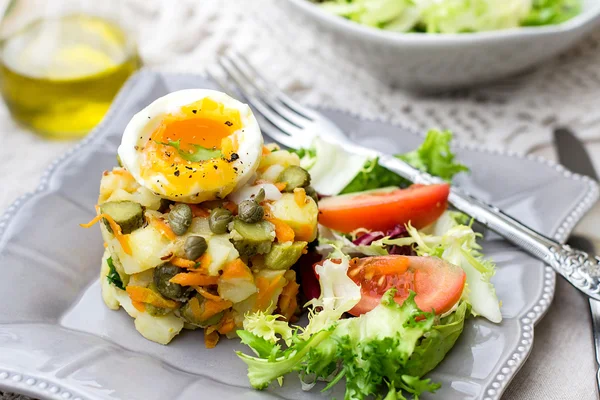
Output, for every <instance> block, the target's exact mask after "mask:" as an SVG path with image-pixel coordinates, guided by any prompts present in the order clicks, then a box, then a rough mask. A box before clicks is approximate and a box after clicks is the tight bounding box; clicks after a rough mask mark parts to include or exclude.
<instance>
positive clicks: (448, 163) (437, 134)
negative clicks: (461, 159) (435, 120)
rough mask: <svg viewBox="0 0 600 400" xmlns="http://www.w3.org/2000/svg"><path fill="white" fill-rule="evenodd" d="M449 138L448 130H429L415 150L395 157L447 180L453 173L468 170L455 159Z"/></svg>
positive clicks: (450, 135)
mask: <svg viewBox="0 0 600 400" xmlns="http://www.w3.org/2000/svg"><path fill="white" fill-rule="evenodd" d="M451 140H452V132H450V131H438V130H430V131H429V132H427V136H426V137H425V140H424V141H423V143H422V144H421V145H420V146H419V147H418V148H417V149H416V150H413V151H411V152H409V153H406V154H400V155H397V156H396V157H398V158H399V159H401V160H404V161H406V162H407V163H409V164H410V165H412V166H413V167H415V168H418V169H420V170H421V171H425V172H428V173H429V174H431V175H435V176H438V177H440V178H442V179H443V180H445V181H448V182H449V181H451V180H452V178H453V177H454V175H456V174H458V173H460V172H467V171H468V170H469V169H468V168H467V167H466V166H465V165H463V164H461V163H458V162H456V161H455V159H454V158H455V155H454V153H453V152H452V150H451V149H450V141H451Z"/></svg>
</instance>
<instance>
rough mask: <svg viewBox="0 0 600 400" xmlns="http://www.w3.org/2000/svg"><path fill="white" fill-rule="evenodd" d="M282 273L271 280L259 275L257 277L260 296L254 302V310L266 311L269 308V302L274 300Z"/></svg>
mask: <svg viewBox="0 0 600 400" xmlns="http://www.w3.org/2000/svg"><path fill="white" fill-rule="evenodd" d="M280 280H281V275H277V277H275V279H273V280H272V281H270V282H269V280H268V279H267V278H264V277H259V278H257V279H256V287H257V288H258V296H257V297H256V303H255V304H254V310H257V311H258V310H260V311H264V310H266V309H267V308H269V302H271V301H272V297H273V294H274V293H275V290H277V287H278V286H279V281H280Z"/></svg>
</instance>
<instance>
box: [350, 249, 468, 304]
mask: <svg viewBox="0 0 600 400" xmlns="http://www.w3.org/2000/svg"><path fill="white" fill-rule="evenodd" d="M348 276H349V277H350V278H351V279H352V280H353V281H354V282H356V283H357V284H359V285H360V290H361V299H360V301H359V302H358V304H356V305H355V306H354V308H352V309H351V310H350V311H349V313H350V314H352V315H354V316H358V315H361V314H364V313H366V312H368V311H371V310H372V309H373V308H375V307H377V306H378V305H379V303H380V301H381V296H383V294H384V293H385V292H386V291H387V290H388V289H390V288H392V287H395V288H396V289H397V292H396V296H395V300H396V302H397V303H399V304H402V302H404V300H405V299H406V298H407V297H408V295H409V294H410V291H411V290H412V291H413V292H415V293H416V294H417V295H416V296H415V302H416V303H417V305H418V306H419V308H420V309H421V310H423V311H427V312H430V311H432V310H433V311H434V312H435V313H436V314H437V315H440V314H443V313H445V312H447V311H449V310H450V309H451V308H452V307H453V306H454V304H456V302H458V300H459V299H460V297H461V295H462V292H463V289H464V288H465V282H466V278H467V276H466V274H465V273H464V271H463V270H462V269H461V268H460V267H458V266H456V265H453V264H450V263H447V262H445V261H444V260H442V259H440V258H437V257H414V256H397V255H391V256H379V257H366V258H354V259H352V260H351V261H350V268H349V269H348Z"/></svg>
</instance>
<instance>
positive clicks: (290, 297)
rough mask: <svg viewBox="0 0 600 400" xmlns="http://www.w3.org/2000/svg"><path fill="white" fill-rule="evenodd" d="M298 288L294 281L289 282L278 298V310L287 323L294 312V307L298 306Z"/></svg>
mask: <svg viewBox="0 0 600 400" xmlns="http://www.w3.org/2000/svg"><path fill="white" fill-rule="evenodd" d="M299 288H300V285H298V284H297V283H296V281H290V282H289V283H288V284H287V285H285V287H284V288H283V291H282V292H281V295H280V296H279V310H281V314H282V315H283V316H284V317H285V319H286V320H287V321H289V320H290V318H291V317H292V315H294V313H295V312H296V307H297V306H298V301H297V300H296V296H297V295H298V289H299Z"/></svg>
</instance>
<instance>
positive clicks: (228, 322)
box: [217, 310, 235, 335]
mask: <svg viewBox="0 0 600 400" xmlns="http://www.w3.org/2000/svg"><path fill="white" fill-rule="evenodd" d="M234 329H235V319H234V318H233V312H232V311H231V310H227V311H225V315H223V318H221V321H219V325H218V326H217V331H218V332H219V333H220V334H221V335H225V334H227V333H229V332H231V331H232V330H234Z"/></svg>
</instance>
